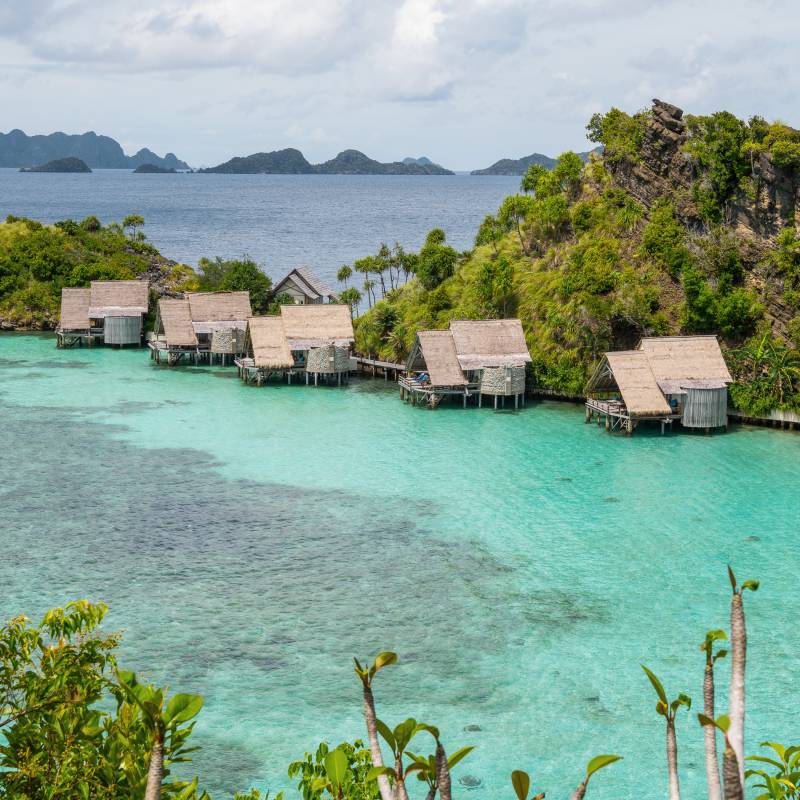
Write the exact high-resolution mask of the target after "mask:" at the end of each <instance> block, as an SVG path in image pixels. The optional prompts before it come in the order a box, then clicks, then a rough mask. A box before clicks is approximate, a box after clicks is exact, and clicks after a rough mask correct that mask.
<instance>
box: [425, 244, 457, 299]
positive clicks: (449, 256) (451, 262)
mask: <svg viewBox="0 0 800 800" xmlns="http://www.w3.org/2000/svg"><path fill="white" fill-rule="evenodd" d="M457 261H458V253H457V252H456V251H455V250H454V249H453V248H452V247H449V246H448V245H447V244H446V238H445V233H444V231H443V230H442V229H441V228H434V229H433V230H432V231H430V232H429V233H428V235H427V236H426V237H425V244H423V245H422V248H421V250H420V251H419V256H418V258H417V262H416V265H415V268H416V274H417V278H419V281H420V283H421V284H422V286H423V288H425V289H427V290H428V291H431V290H432V289H435V288H436V287H437V286H439V284H441V283H442V282H443V281H445V280H447V279H448V278H449V277H450V276H451V275H453V273H454V272H455V268H456V262H457Z"/></svg>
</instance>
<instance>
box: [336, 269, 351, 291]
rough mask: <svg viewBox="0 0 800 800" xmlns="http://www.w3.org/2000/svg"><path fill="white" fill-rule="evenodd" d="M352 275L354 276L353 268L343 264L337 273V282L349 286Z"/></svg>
mask: <svg viewBox="0 0 800 800" xmlns="http://www.w3.org/2000/svg"><path fill="white" fill-rule="evenodd" d="M352 275H353V268H352V267H350V266H348V265H347V264H342V266H341V267H339V270H338V271H337V273H336V280H337V281H339V283H343V284H344V285H345V286H347V281H349V280H350V278H351V277H352Z"/></svg>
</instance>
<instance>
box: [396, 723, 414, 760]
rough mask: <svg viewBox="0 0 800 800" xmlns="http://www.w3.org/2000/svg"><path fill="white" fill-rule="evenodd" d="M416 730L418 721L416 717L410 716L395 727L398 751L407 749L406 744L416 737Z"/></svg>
mask: <svg viewBox="0 0 800 800" xmlns="http://www.w3.org/2000/svg"><path fill="white" fill-rule="evenodd" d="M416 732H417V721H416V720H415V719H412V718H410V717H409V718H408V719H407V720H405V722H401V723H400V724H399V725H398V726H397V727H396V728H395V729H394V740H395V749H396V750H397V751H398V752H402V751H403V750H405V749H406V745H408V743H409V742H410V741H411V740H412V739H413V738H414V734H415V733H416Z"/></svg>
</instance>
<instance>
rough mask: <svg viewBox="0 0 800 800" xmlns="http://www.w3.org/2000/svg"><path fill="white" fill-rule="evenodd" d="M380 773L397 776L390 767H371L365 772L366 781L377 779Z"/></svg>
mask: <svg viewBox="0 0 800 800" xmlns="http://www.w3.org/2000/svg"><path fill="white" fill-rule="evenodd" d="M381 775H385V776H386V777H387V778H396V777H397V776H396V775H395V774H394V770H393V769H392V768H391V767H372V768H371V769H370V771H369V772H368V773H367V780H368V781H374V780H377V779H378V778H379V777H380V776H381Z"/></svg>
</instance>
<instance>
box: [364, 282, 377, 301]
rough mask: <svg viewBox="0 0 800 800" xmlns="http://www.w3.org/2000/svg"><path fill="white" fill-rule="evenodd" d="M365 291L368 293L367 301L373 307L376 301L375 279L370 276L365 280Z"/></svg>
mask: <svg viewBox="0 0 800 800" xmlns="http://www.w3.org/2000/svg"><path fill="white" fill-rule="evenodd" d="M363 288H364V291H365V292H366V293H367V301H368V303H369V307H370V308H372V304H373V303H374V302H375V281H373V280H372V279H370V278H367V279H366V280H365V281H364V287H363Z"/></svg>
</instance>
